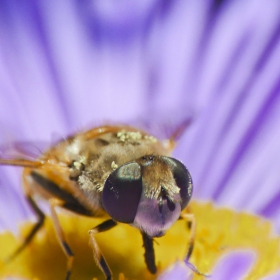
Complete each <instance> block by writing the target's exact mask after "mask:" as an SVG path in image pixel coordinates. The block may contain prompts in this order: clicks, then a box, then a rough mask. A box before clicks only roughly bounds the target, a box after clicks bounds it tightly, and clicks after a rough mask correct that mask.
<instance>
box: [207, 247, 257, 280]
mask: <svg viewBox="0 0 280 280" xmlns="http://www.w3.org/2000/svg"><path fill="white" fill-rule="evenodd" d="M255 259H256V256H255V254H254V253H253V252H252V251H248V250H247V251H235V252H230V253H228V254H226V255H225V256H223V257H222V258H221V259H220V261H219V262H218V264H217V265H216V267H215V268H214V270H213V271H212V273H211V279H213V280H224V279H227V280H231V279H232V280H238V279H240V280H241V279H244V277H245V275H246V273H248V271H249V270H250V269H251V267H252V266H253V264H254V261H255Z"/></svg>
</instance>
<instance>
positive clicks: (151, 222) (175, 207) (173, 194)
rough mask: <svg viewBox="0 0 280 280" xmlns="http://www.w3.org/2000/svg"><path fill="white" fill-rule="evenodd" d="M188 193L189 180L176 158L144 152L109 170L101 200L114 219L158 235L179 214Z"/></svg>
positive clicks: (186, 171)
mask: <svg viewBox="0 0 280 280" xmlns="http://www.w3.org/2000/svg"><path fill="white" fill-rule="evenodd" d="M191 194H192V180H191V177H190V174H189V172H188V170H187V169H186V168H185V166H184V165H183V164H182V163H181V162H180V161H178V160H176V159H173V158H169V157H165V156H144V157H141V158H140V159H138V160H136V161H134V162H130V163H127V164H124V165H122V166H120V167H119V168H117V169H116V170H115V171H113V172H112V173H111V174H110V176H109V177H108V179H107V180H106V182H105V185H104V189H103V195H102V201H103V206H104V208H105V210H106V211H107V212H108V214H109V215H110V216H111V217H112V218H113V219H114V220H116V221H118V222H122V223H129V224H132V225H133V226H135V227H137V228H139V229H140V230H141V231H143V232H145V233H146V234H147V235H148V236H150V237H159V236H162V235H164V234H165V231H166V230H167V229H168V228H169V227H170V226H171V225H172V224H173V223H174V222H175V221H176V220H177V219H178V218H179V216H180V213H181V211H182V210H183V209H184V208H185V206H186V205H187V204H188V202H189V200H190V197H191Z"/></svg>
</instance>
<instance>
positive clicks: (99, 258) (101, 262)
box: [88, 219, 117, 280]
mask: <svg viewBox="0 0 280 280" xmlns="http://www.w3.org/2000/svg"><path fill="white" fill-rule="evenodd" d="M115 225H117V223H116V222H115V221H113V220H112V219H110V220H107V221H105V222H103V223H101V224H99V225H98V226H96V227H94V228H93V229H91V230H89V232H88V233H89V236H90V244H91V246H92V248H93V258H94V260H95V262H96V264H97V266H98V267H99V268H100V269H101V270H102V272H103V273H104V275H105V277H106V279H107V280H111V279H112V272H111V270H110V267H109V265H108V264H107V262H106V260H105V258H104V256H103V255H102V253H101V251H100V249H99V246H98V244H97V242H96V240H95V238H94V236H95V234H97V233H99V232H103V231H107V230H109V229H111V228H112V227H114V226H115Z"/></svg>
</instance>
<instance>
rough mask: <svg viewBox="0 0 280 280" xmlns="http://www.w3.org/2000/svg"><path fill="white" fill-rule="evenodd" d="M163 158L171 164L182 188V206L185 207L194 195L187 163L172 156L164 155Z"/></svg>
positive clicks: (176, 179) (177, 182) (176, 180)
mask: <svg viewBox="0 0 280 280" xmlns="http://www.w3.org/2000/svg"><path fill="white" fill-rule="evenodd" d="M163 159H164V160H165V161H166V162H167V164H168V165H169V166H170V168H171V171H172V173H173V177H174V179H175V182H176V184H177V186H178V188H180V196H181V208H182V209H184V208H185V207H186V206H187V204H188V203H189V201H190V199H191V196H192V191H193V183H192V177H191V175H190V173H189V171H188V170H187V168H186V167H185V165H184V164H183V163H182V162H180V161H179V160H177V159H175V158H170V157H163Z"/></svg>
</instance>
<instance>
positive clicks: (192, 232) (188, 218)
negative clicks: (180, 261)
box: [180, 213, 210, 277]
mask: <svg viewBox="0 0 280 280" xmlns="http://www.w3.org/2000/svg"><path fill="white" fill-rule="evenodd" d="M180 218H181V219H184V220H186V221H187V223H188V227H189V229H190V240H189V246H188V252H187V256H186V258H185V263H186V264H187V266H188V267H189V268H190V269H191V270H192V271H193V272H195V273H196V274H198V275H202V276H205V277H209V276H210V275H207V274H204V273H201V272H200V271H199V270H198V269H197V268H196V267H195V265H193V264H192V263H190V262H189V259H190V257H191V255H192V252H193V248H194V241H195V232H196V220H195V217H194V214H191V213H188V214H182V215H181V217H180Z"/></svg>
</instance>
